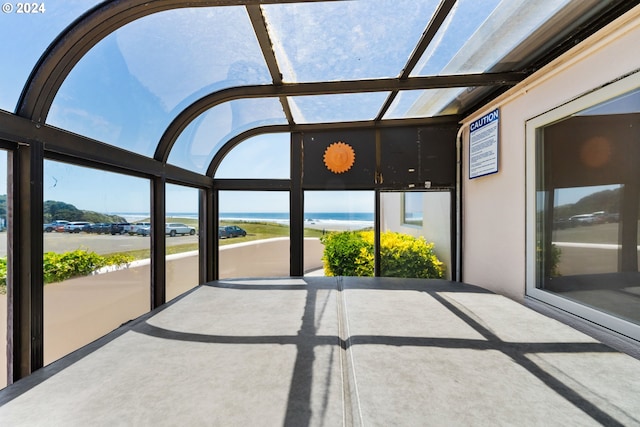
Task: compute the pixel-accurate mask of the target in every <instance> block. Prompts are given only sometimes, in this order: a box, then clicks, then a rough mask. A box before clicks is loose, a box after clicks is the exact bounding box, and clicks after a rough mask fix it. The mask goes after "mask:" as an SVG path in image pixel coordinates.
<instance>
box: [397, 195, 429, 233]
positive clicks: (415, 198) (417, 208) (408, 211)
mask: <svg viewBox="0 0 640 427" xmlns="http://www.w3.org/2000/svg"><path fill="white" fill-rule="evenodd" d="M401 194H402V202H403V210H402V223H403V224H406V225H417V226H422V219H423V217H424V214H423V201H422V199H423V193H414V192H411V193H401Z"/></svg>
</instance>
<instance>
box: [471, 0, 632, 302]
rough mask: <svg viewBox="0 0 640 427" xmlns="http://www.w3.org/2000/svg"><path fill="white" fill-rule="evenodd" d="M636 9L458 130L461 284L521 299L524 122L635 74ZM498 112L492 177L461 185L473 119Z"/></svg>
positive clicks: (523, 291) (523, 278) (522, 283)
mask: <svg viewBox="0 0 640 427" xmlns="http://www.w3.org/2000/svg"><path fill="white" fill-rule="evenodd" d="M638 46H640V7H636V8H635V9H633V10H632V11H631V12H629V13H628V14H627V15H625V16H623V17H622V18H621V19H619V20H618V21H616V22H614V23H613V24H612V25H610V26H609V27H607V28H605V29H604V30H602V31H600V32H599V33H597V34H595V35H594V36H593V37H591V38H589V39H587V40H586V41H585V42H584V43H582V44H580V45H578V46H576V48H574V49H573V50H572V51H570V52H568V53H567V54H566V55H564V56H563V57H561V58H559V59H558V60H556V61H554V62H553V63H552V64H550V65H549V66H547V67H545V68H544V69H541V70H540V71H539V72H537V73H535V74H534V75H532V76H531V77H529V78H528V79H527V80H525V81H524V82H522V83H521V84H519V85H518V86H516V87H514V88H513V89H512V90H510V91H508V92H507V93H505V94H503V95H502V96H501V97H500V98H498V99H497V100H495V101H494V102H493V103H492V104H490V105H488V106H487V107H486V108H484V109H483V110H482V111H478V112H476V114H474V115H472V116H469V117H468V118H466V119H465V121H464V123H463V181H462V191H463V193H462V194H463V201H464V202H463V220H462V221H463V222H462V224H463V241H462V247H463V258H462V260H463V264H462V271H463V279H464V281H465V282H467V283H472V284H476V285H479V286H482V287H485V288H487V289H490V290H493V291H495V292H498V293H501V294H504V295H507V296H509V297H511V298H514V299H516V300H521V299H523V297H524V294H525V274H526V271H525V265H526V256H525V225H526V222H525V221H526V216H525V208H526V207H525V161H526V159H525V122H526V121H527V120H529V119H531V118H534V117H536V116H538V115H540V114H542V113H545V112H547V111H549V110H551V109H553V108H555V107H558V106H560V105H562V104H564V103H566V102H568V101H570V100H572V99H575V98H577V97H579V96H581V95H583V94H585V93H588V92H590V91H593V90H594V89H597V88H599V87H601V86H603V85H606V84H607V83H610V82H612V81H614V80H617V79H619V78H620V77H622V76H624V75H627V74H629V73H631V72H633V71H635V70H638V69H640V55H638V54H637V52H638ZM497 107H499V108H500V131H499V132H500V133H499V139H500V147H499V172H498V173H497V174H494V175H489V176H485V177H481V178H476V179H473V180H469V178H468V176H469V171H468V165H469V145H468V143H469V130H468V125H469V123H471V122H472V121H473V120H475V119H477V118H479V117H480V116H482V115H484V114H486V113H487V112H489V111H491V110H493V109H495V108H497Z"/></svg>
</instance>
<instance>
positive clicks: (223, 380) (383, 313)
mask: <svg viewBox="0 0 640 427" xmlns="http://www.w3.org/2000/svg"><path fill="white" fill-rule="evenodd" d="M0 405H1V406H0V425H7V426H41V425H47V426H50V425H60V426H87V425H91V426H102V425H104V426H114V425H127V426H129V425H135V426H146V425H148V426H165V425H175V426H178V425H179V426H182V425H185V426H186V425H188V426H218V425H219V426H236V425H238V426H240V425H242V426H249V425H250V426H279V425H286V426H307V425H311V426H340V425H346V426H351V425H358V426H359V425H366V426H378V425H379V426H390V425H402V426H405V425H420V426H423V425H443V426H452V425H453V426H455V425H464V426H468V425H487V426H489V425H490V426H495V425H504V426H514V425H518V426H522V425H525V426H526V425H544V426H550V425H562V426H567V425H571V426H576V425H585V426H586V425H624V426H633V425H640V360H638V359H636V358H633V357H631V356H629V355H626V354H623V353H619V352H617V351H615V350H613V349H612V348H610V347H608V346H606V345H604V344H602V343H600V342H598V341H596V340H595V339H593V338H591V337H589V336H587V335H584V334H582V333H580V332H578V331H576V330H575V329H573V328H571V327H569V326H566V325H565V324H563V323H560V322H558V321H556V320H553V319H551V318H549V317H546V316H544V315H542V314H540V313H538V312H536V311H533V310H531V309H529V308H527V307H524V306H523V305H521V304H518V303H516V302H514V301H511V300H509V299H507V298H505V297H502V296H499V295H495V294H492V293H489V292H487V291H484V290H482V289H480V288H477V287H473V286H468V285H461V284H457V283H453V282H447V281H437V280H419V279H374V278H330V277H305V278H304V279H303V278H286V279H268V280H260V279H250V280H229V281H218V282H214V283H211V284H209V285H205V286H200V287H197V288H196V289H194V290H193V291H191V292H189V293H188V294H186V295H185V296H184V297H181V298H178V299H177V300H175V301H174V302H173V303H171V304H169V305H168V306H166V307H164V308H163V309H161V310H157V311H155V312H153V313H150V314H149V315H145V316H143V317H141V318H140V319H138V320H136V321H134V322H131V323H129V324H127V325H125V326H124V327H121V328H119V329H118V330H116V331H115V332H113V333H111V334H110V335H108V336H106V337H104V338H102V339H100V340H98V341H97V342H95V343H93V344H91V345H89V346H87V347H85V348H83V349H81V350H79V351H77V352H75V353H72V354H71V355H70V356H67V357H66V358H64V359H62V360H60V361H58V362H55V363H53V364H52V365H49V366H47V367H45V368H43V369H41V370H40V371H38V372H36V373H35V374H33V375H31V376H30V377H28V378H25V379H24V380H22V381H19V382H18V383H16V384H14V385H12V386H10V387H8V388H6V389H5V390H3V391H1V392H0Z"/></svg>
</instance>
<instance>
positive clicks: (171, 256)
mask: <svg viewBox="0 0 640 427" xmlns="http://www.w3.org/2000/svg"><path fill="white" fill-rule="evenodd" d="M166 189H167V194H166V215H167V218H166V230H165V236H166V248H167V249H166V251H167V255H166V274H167V289H166V300H167V301H169V300H171V299H173V298H175V297H177V296H178V295H180V294H182V293H184V292H186V291H188V290H189V289H191V288H193V287H195V286H197V285H198V284H199V283H200V280H199V271H200V269H199V267H198V261H199V257H198V250H199V246H198V239H199V236H200V233H199V232H198V231H199V230H198V199H199V197H198V193H199V190H198V189H196V188H190V187H184V186H179V185H173V184H167V187H166Z"/></svg>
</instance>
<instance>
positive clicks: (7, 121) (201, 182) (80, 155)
mask: <svg viewBox="0 0 640 427" xmlns="http://www.w3.org/2000/svg"><path fill="white" fill-rule="evenodd" d="M0 139H6V140H8V141H14V142H18V143H30V142H38V143H42V144H43V145H44V152H45V157H47V158H52V159H56V160H60V161H69V162H73V163H76V164H80V165H84V166H89V167H99V168H102V169H106V170H110V171H113V172H120V173H127V174H129V175H135V176H141V177H147V178H150V177H154V176H165V177H166V178H167V179H168V180H171V181H176V182H180V183H181V184H184V185H192V186H196V187H208V188H211V187H212V185H213V183H212V181H211V179H210V178H207V177H206V176H204V175H202V174H199V173H195V172H193V171H190V170H186V169H183V168H180V167H178V166H173V165H167V164H163V163H162V162H158V161H156V160H154V159H151V158H149V157H147V156H143V155H141V154H137V153H133V152H131V151H127V150H124V149H122V148H118V147H115V146H112V145H109V144H105V143H102V142H98V141H95V140H93V139H89V138H86V137H83V136H80V135H76V134H73V133H70V132H66V131H64V130H61V129H57V128H54V127H51V126H48V125H41V124H39V123H34V122H32V121H31V120H28V119H25V118H22V117H18V116H15V115H13V114H11V113H7V112H4V111H0Z"/></svg>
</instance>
